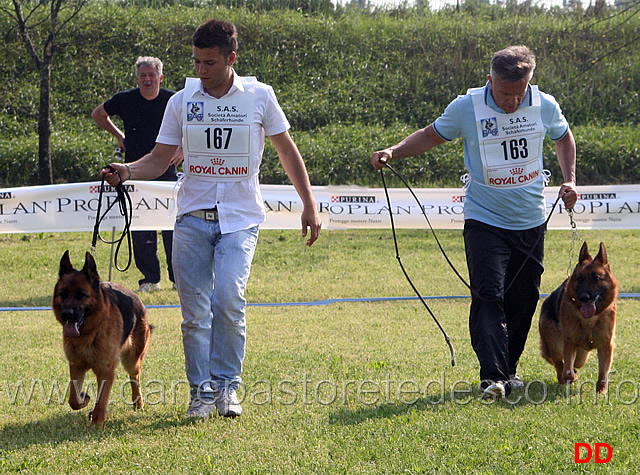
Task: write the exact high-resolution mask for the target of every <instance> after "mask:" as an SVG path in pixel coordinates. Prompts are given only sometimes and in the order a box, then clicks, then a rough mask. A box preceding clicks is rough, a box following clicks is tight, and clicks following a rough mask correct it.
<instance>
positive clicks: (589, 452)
mask: <svg viewBox="0 0 640 475" xmlns="http://www.w3.org/2000/svg"><path fill="white" fill-rule="evenodd" d="M580 449H587V450H586V454H584V451H583V450H580ZM600 449H606V452H607V455H606V457H605V458H601V450H600ZM574 450H575V457H576V458H575V461H576V463H587V462H589V461H590V460H591V457H592V456H594V455H595V457H594V462H595V463H607V462H609V461H610V460H611V457H612V456H613V451H612V450H611V446H610V445H609V444H603V443H600V442H597V443H596V445H595V446H594V448H593V450H591V446H590V445H589V444H585V443H584V442H576V444H575V449H574ZM583 455H585V456H583Z"/></svg>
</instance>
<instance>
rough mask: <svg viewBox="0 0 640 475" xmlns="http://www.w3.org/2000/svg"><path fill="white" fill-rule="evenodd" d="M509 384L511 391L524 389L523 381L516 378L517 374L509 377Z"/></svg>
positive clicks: (518, 377)
mask: <svg viewBox="0 0 640 475" xmlns="http://www.w3.org/2000/svg"><path fill="white" fill-rule="evenodd" d="M509 383H511V389H522V388H524V381H522V379H521V378H520V376H518V373H516V374H510V375H509Z"/></svg>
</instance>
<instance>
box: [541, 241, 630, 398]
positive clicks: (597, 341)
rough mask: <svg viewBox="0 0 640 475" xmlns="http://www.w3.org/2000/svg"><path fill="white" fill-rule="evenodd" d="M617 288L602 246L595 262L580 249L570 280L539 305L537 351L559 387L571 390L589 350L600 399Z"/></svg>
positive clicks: (606, 373) (609, 354) (609, 356)
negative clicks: (593, 355) (594, 358)
mask: <svg viewBox="0 0 640 475" xmlns="http://www.w3.org/2000/svg"><path fill="white" fill-rule="evenodd" d="M617 298H618V282H617V281H616V279H615V277H614V276H613V273H612V272H611V267H610V266H609V260H608V259H607V250H606V248H605V246H604V243H602V242H601V243H600V251H599V252H598V255H597V256H596V257H595V258H592V257H591V256H590V255H589V250H588V249H587V243H586V242H585V243H583V244H582V248H581V249H580V257H579V262H578V264H577V265H576V267H575V269H574V271H573V274H572V275H571V276H570V277H569V278H568V279H567V280H565V281H564V282H563V284H562V285H561V286H560V287H558V288H557V289H556V290H554V291H553V292H552V293H551V294H550V295H549V296H548V297H547V298H546V299H545V300H544V302H543V303H542V309H541V313H540V321H539V330H540V350H541V352H542V356H543V358H544V359H546V360H547V361H548V362H549V363H551V364H552V365H553V366H555V368H556V372H557V374H558V382H559V383H560V384H570V383H573V382H574V381H576V380H577V379H578V375H577V374H576V370H577V369H579V368H582V367H583V366H584V364H585V362H586V361H587V358H588V356H589V353H590V352H591V350H594V349H597V350H598V361H599V371H598V382H597V384H596V390H597V391H598V392H599V393H604V392H606V391H607V387H608V384H609V370H610V369H611V361H612V360H613V348H614V340H615V334H616V313H617V306H618V304H617Z"/></svg>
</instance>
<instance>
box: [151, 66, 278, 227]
mask: <svg viewBox="0 0 640 475" xmlns="http://www.w3.org/2000/svg"><path fill="white" fill-rule="evenodd" d="M253 84H254V85H255V111H254V117H253V125H252V126H251V134H252V142H253V143H252V145H254V146H253V147H252V149H251V151H252V155H253V156H252V163H253V167H255V168H256V171H257V170H258V169H259V168H260V164H261V163H262V153H263V150H264V140H265V136H272V135H277V134H281V133H283V132H286V131H287V130H288V129H289V128H290V125H289V122H288V121H287V118H286V116H285V114H284V112H283V111H282V108H281V107H280V105H279V104H278V100H277V98H276V96H275V93H274V92H273V88H272V87H271V86H268V85H266V84H264V83H261V82H257V83H253ZM237 91H244V86H243V81H242V78H241V77H240V76H238V75H237V74H236V72H235V71H234V72H233V85H232V86H231V89H229V92H228V93H227V94H226V95H225V96H224V97H229V96H230V95H232V94H234V93H235V92H237ZM198 94H201V95H204V96H206V97H209V98H210V99H213V100H216V98H212V97H211V96H209V95H208V94H207V93H205V92H204V90H203V89H202V83H200V87H199V90H197V91H196V92H194V96H195V95H198ZM183 96H184V89H182V90H180V91H178V92H177V93H176V94H174V95H173V96H172V97H171V99H170V100H169V103H168V104H167V108H166V110H165V113H164V118H163V120H162V126H161V127H160V132H159V133H158V138H157V139H156V142H157V143H162V144H166V145H178V146H179V145H182V131H183V127H182V126H183V122H184V117H185V114H184V112H183V107H184V106H183V104H184V100H183ZM177 205H178V213H177V215H178V217H180V216H182V215H183V214H186V213H189V212H190V211H196V210H200V209H210V208H213V207H217V208H218V217H219V220H220V231H221V232H222V233H223V234H226V233H232V232H235V231H240V230H242V229H248V228H250V227H253V226H256V225H259V224H262V223H263V222H264V220H265V218H266V212H265V209H264V201H263V199H262V194H261V193H260V184H259V182H258V173H257V172H256V173H252V176H250V177H249V178H247V179H246V180H241V181H234V182H213V181H206V180H200V179H197V178H191V177H188V176H185V177H184V178H183V180H182V182H181V184H180V188H179V190H178V200H177Z"/></svg>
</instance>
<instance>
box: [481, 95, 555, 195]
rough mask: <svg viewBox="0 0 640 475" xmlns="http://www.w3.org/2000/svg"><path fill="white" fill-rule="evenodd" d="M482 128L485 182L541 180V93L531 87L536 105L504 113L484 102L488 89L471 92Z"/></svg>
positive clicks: (513, 184)
mask: <svg viewBox="0 0 640 475" xmlns="http://www.w3.org/2000/svg"><path fill="white" fill-rule="evenodd" d="M469 93H470V94H471V95H472V98H473V108H474V112H475V116H476V124H477V128H478V146H479V149H480V159H481V161H482V167H483V173H484V181H485V183H484V184H485V185H487V186H491V187H494V188H517V187H521V186H526V185H528V184H530V183H533V182H534V181H535V180H537V179H538V178H539V177H540V175H541V173H542V144H543V140H544V135H545V130H544V126H543V124H542V116H541V114H540V95H539V92H538V89H537V87H536V86H531V94H532V105H531V106H528V107H522V108H520V109H518V110H517V111H516V112H514V113H511V114H500V113H497V112H496V111H494V110H493V109H491V108H490V107H489V106H487V105H486V104H485V102H484V88H477V89H472V90H470V91H469Z"/></svg>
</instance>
